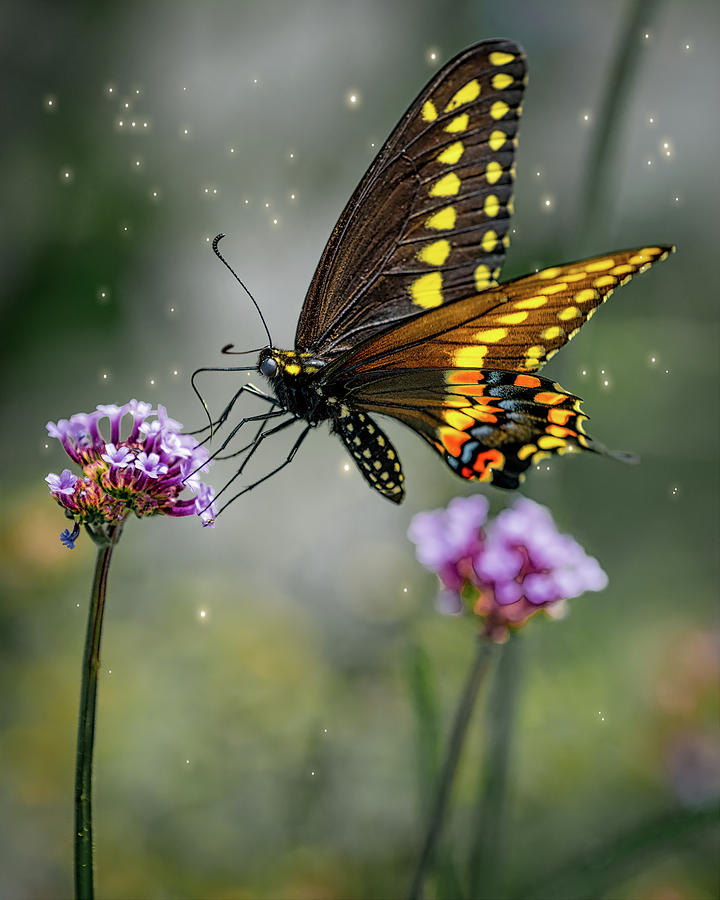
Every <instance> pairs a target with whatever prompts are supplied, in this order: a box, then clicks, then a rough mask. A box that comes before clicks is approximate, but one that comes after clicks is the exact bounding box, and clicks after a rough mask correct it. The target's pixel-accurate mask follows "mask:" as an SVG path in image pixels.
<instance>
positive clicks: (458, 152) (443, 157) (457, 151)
mask: <svg viewBox="0 0 720 900" xmlns="http://www.w3.org/2000/svg"><path fill="white" fill-rule="evenodd" d="M464 152H465V148H464V147H463V143H462V141H455V143H454V144H450V145H449V146H448V147H445V149H444V150H442V151H441V152H440V153H438V155H437V161H438V162H441V163H447V164H448V165H450V166H452V165H454V164H455V163H456V162H457V161H458V160H459V159H460V157H461V156H462V155H463V153H464Z"/></svg>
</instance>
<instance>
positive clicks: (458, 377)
mask: <svg viewBox="0 0 720 900" xmlns="http://www.w3.org/2000/svg"><path fill="white" fill-rule="evenodd" d="M484 378H485V376H484V375H483V373H482V372H473V371H472V369H463V370H462V371H460V372H448V373H447V375H446V376H445V381H446V382H447V383H448V384H477V383H478V382H479V381H482V380H483V379H484Z"/></svg>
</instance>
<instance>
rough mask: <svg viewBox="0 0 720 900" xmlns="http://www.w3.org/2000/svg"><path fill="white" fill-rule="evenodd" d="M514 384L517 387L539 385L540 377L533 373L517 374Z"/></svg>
mask: <svg viewBox="0 0 720 900" xmlns="http://www.w3.org/2000/svg"><path fill="white" fill-rule="evenodd" d="M515 384H516V385H517V386H518V387H540V379H539V378H536V377H535V376H534V375H518V377H517V378H516V379H515Z"/></svg>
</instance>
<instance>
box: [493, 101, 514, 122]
mask: <svg viewBox="0 0 720 900" xmlns="http://www.w3.org/2000/svg"><path fill="white" fill-rule="evenodd" d="M509 109H510V107H509V106H508V105H507V103H505V101H504V100H496V101H495V102H494V103H493V105H492V106H491V107H490V115H491V116H492V118H493V119H502V117H503V116H504V115H506V113H507V112H508V110H509Z"/></svg>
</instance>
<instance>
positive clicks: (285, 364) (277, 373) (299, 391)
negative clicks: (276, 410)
mask: <svg viewBox="0 0 720 900" xmlns="http://www.w3.org/2000/svg"><path fill="white" fill-rule="evenodd" d="M325 365H327V362H326V361H325V360H323V359H318V358H317V357H315V356H314V355H313V354H312V353H308V352H305V351H299V350H277V349H276V348H274V347H269V348H268V349H267V350H263V351H262V353H261V354H260V358H259V360H258V371H259V372H260V374H261V375H264V376H265V377H266V378H268V379H269V381H270V384H271V385H272V389H273V391H274V393H275V396H276V397H277V399H278V400H279V402H280V403H281V404H282V406H284V407H285V409H286V410H287V411H288V412H289V413H292V414H293V415H294V416H298V418H300V419H304V420H305V421H306V422H309V423H310V424H311V425H317V424H318V422H324V421H325V420H326V419H332V418H335V417H336V416H337V415H338V404H339V398H337V397H334V396H333V397H331V396H328V394H327V392H326V391H325V390H323V385H322V383H321V381H320V379H319V378H318V372H319V371H320V370H321V369H322V368H323V367H324V366H325Z"/></svg>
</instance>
